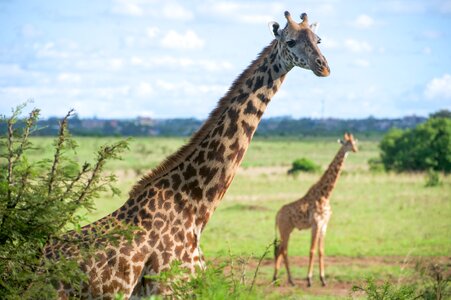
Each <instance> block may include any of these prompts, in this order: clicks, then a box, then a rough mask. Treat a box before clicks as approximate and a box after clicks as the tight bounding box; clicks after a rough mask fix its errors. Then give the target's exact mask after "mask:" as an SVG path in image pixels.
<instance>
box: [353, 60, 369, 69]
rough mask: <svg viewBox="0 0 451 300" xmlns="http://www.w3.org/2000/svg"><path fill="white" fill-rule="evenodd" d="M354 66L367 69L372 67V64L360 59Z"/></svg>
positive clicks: (355, 61)
mask: <svg viewBox="0 0 451 300" xmlns="http://www.w3.org/2000/svg"><path fill="white" fill-rule="evenodd" d="M352 64H353V65H354V66H356V67H360V68H367V67H369V66H370V62H369V61H367V60H366V59H362V58H358V59H356V60H354V61H353V63H352Z"/></svg>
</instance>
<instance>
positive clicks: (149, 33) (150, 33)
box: [146, 26, 160, 39]
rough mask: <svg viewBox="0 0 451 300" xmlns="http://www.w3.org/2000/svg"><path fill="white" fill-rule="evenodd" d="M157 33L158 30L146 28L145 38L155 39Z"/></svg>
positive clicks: (156, 28)
mask: <svg viewBox="0 0 451 300" xmlns="http://www.w3.org/2000/svg"><path fill="white" fill-rule="evenodd" d="M159 32H160V29H159V28H158V27H155V26H153V27H147V28H146V34H147V37H149V38H150V39H153V38H155V37H156V36H157V35H158V33H159Z"/></svg>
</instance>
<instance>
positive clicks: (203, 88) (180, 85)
mask: <svg viewBox="0 0 451 300" xmlns="http://www.w3.org/2000/svg"><path fill="white" fill-rule="evenodd" d="M156 85H157V86H158V87H159V88H160V89H163V90H166V91H170V92H175V93H179V94H180V95H188V96H197V95H201V94H210V93H213V94H218V95H219V94H221V93H224V92H225V91H226V90H227V87H226V86H223V85H218V84H209V85H207V84H198V83H192V82H189V81H186V80H183V81H180V82H170V81H166V80H157V81H156Z"/></svg>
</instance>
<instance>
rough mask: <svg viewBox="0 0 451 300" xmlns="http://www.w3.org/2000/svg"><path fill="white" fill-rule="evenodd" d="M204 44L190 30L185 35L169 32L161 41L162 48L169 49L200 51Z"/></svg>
mask: <svg viewBox="0 0 451 300" xmlns="http://www.w3.org/2000/svg"><path fill="white" fill-rule="evenodd" d="M204 44H205V42H204V40H203V39H201V38H200V37H199V36H198V35H197V34H196V33H195V32H194V31H192V30H187V31H186V32H185V33H178V32H176V31H174V30H170V31H169V32H168V33H167V34H166V35H165V36H164V37H163V39H162V40H161V45H162V46H163V47H165V48H171V49H200V48H202V47H203V46H204Z"/></svg>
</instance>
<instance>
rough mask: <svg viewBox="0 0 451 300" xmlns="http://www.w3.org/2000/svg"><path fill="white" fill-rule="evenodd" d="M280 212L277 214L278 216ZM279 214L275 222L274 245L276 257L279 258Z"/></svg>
mask: <svg viewBox="0 0 451 300" xmlns="http://www.w3.org/2000/svg"><path fill="white" fill-rule="evenodd" d="M278 215H279V214H277V216H278ZM277 216H276V222H275V226H274V242H273V246H274V258H277V255H278V254H279V253H278V251H279V246H280V239H279V238H278V237H277Z"/></svg>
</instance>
